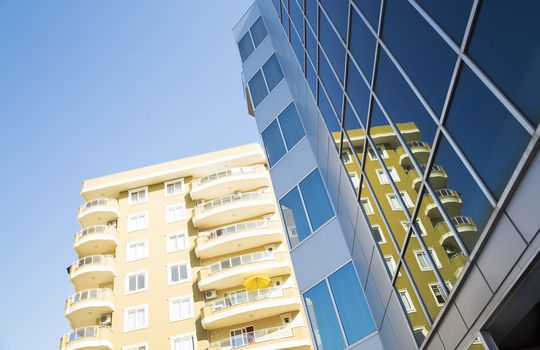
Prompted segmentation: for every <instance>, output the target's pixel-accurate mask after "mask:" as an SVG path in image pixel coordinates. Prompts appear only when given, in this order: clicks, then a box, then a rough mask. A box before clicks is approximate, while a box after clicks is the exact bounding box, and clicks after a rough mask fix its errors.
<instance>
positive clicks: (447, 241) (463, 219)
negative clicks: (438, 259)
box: [435, 216, 478, 254]
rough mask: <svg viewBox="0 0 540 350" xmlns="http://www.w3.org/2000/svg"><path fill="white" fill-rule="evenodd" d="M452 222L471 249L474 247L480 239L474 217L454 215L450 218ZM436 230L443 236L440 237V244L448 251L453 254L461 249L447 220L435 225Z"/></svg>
mask: <svg viewBox="0 0 540 350" xmlns="http://www.w3.org/2000/svg"><path fill="white" fill-rule="evenodd" d="M450 221H452V224H453V225H454V227H455V228H456V230H457V231H458V232H459V236H460V238H461V240H462V241H463V243H464V244H465V245H466V246H467V247H468V248H469V249H470V248H472V247H474V244H475V243H476V240H477V239H478V235H477V233H478V229H477V228H476V224H475V223H474V221H473V219H472V218H470V217H467V216H454V217H453V218H451V219H450ZM435 231H436V232H437V234H438V235H439V236H440V237H441V238H440V239H439V244H440V245H442V246H443V247H444V248H445V249H446V251H447V252H450V253H451V254H452V253H453V252H456V251H460V250H461V249H460V248H459V246H458V244H457V242H456V238H455V237H454V233H453V232H452V230H450V228H449V227H448V224H447V223H446V222H445V221H442V222H440V223H438V224H437V225H436V226H435ZM471 250H472V249H471Z"/></svg>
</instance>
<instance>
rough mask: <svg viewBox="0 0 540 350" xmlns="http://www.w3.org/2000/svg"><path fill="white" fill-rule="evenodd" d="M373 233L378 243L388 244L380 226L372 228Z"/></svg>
mask: <svg viewBox="0 0 540 350" xmlns="http://www.w3.org/2000/svg"><path fill="white" fill-rule="evenodd" d="M371 233H372V234H373V237H374V238H375V240H376V241H377V243H379V244H381V243H386V239H384V235H383V233H382V231H381V227H380V226H379V225H376V226H371Z"/></svg>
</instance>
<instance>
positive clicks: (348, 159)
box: [341, 150, 352, 164]
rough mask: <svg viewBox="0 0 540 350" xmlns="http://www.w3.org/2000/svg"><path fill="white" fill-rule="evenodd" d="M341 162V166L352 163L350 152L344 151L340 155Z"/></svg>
mask: <svg viewBox="0 0 540 350" xmlns="http://www.w3.org/2000/svg"><path fill="white" fill-rule="evenodd" d="M341 160H343V164H351V163H352V155H351V151H349V150H345V151H344V152H343V153H342V154H341Z"/></svg>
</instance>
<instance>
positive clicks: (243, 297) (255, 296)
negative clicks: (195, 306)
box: [206, 287, 283, 311]
mask: <svg viewBox="0 0 540 350" xmlns="http://www.w3.org/2000/svg"><path fill="white" fill-rule="evenodd" d="M280 296H283V288H280V287H271V288H264V289H257V290H252V291H242V292H236V293H234V294H232V295H230V296H228V297H224V298H219V299H216V300H213V301H211V302H209V303H207V304H206V306H207V307H211V308H212V310H213V311H218V310H222V309H225V308H228V307H231V306H235V305H240V304H245V303H249V302H252V301H258V300H264V299H268V298H275V297H280Z"/></svg>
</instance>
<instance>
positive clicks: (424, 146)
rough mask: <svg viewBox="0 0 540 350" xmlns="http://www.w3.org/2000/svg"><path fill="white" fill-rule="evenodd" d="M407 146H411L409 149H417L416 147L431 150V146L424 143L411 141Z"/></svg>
mask: <svg viewBox="0 0 540 350" xmlns="http://www.w3.org/2000/svg"><path fill="white" fill-rule="evenodd" d="M407 146H409V148H416V147H421V148H430V146H429V144H428V143H427V142H424V141H409V142H407Z"/></svg>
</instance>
